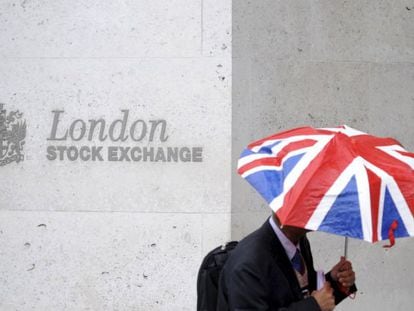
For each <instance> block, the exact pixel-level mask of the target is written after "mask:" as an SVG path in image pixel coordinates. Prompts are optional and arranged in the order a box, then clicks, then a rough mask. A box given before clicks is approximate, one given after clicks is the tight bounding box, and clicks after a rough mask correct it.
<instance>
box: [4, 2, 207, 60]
mask: <svg viewBox="0 0 414 311" xmlns="http://www.w3.org/2000/svg"><path fill="white" fill-rule="evenodd" d="M201 2H202V1H201V0H197V1H188V0H174V1H168V2H165V1H162V0H155V1H145V0H139V1H130V0H127V1H122V2H118V1H114V2H110V1H79V0H76V1H70V2H67V1H62V0H59V1H52V2H50V1H31V0H25V1H16V2H14V1H2V3H1V12H2V15H1V17H0V18H1V19H0V23H1V27H0V38H1V39H0V40H1V41H0V55H1V56H2V57H29V58H33V57H110V58H112V57H116V58H118V57H143V56H144V57H171V56H175V57H191V56H196V55H199V54H200V48H201V14H200V12H201ZM208 18H209V16H207V17H206V19H208Z"/></svg>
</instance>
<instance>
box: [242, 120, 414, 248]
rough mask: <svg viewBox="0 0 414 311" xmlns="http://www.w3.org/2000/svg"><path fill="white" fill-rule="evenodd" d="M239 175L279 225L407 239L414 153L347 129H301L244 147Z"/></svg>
mask: <svg viewBox="0 0 414 311" xmlns="http://www.w3.org/2000/svg"><path fill="white" fill-rule="evenodd" d="M238 173H239V174H240V175H241V176H242V177H243V178H245V179H246V180H247V181H248V182H249V183H250V184H251V185H252V186H253V187H254V188H255V189H256V190H257V191H258V192H259V193H260V194H261V195H262V196H263V197H264V199H265V200H266V201H267V202H268V203H269V205H270V207H271V208H272V210H273V211H274V212H276V214H277V216H278V217H279V219H280V221H281V223H282V224H283V225H290V226H295V227H300V228H305V229H309V230H313V231H315V230H318V231H325V232H329V233H333V234H338V235H341V236H346V237H353V238H358V239H363V240H365V241H368V242H376V241H379V240H385V239H388V238H389V237H390V235H389V233H390V232H389V231H390V228H391V231H392V232H393V234H394V235H395V237H408V236H414V217H413V214H414V153H410V152H407V151H406V150H405V149H404V148H403V147H402V146H401V145H400V143H399V142H398V141H396V140H395V139H392V138H380V137H375V136H371V135H368V134H366V133H364V132H361V131H358V130H355V129H353V128H350V127H348V126H340V127H336V128H311V127H301V128H296V129H292V130H289V131H285V132H281V133H278V134H275V135H272V136H269V137H266V138H264V139H261V140H258V141H256V142H253V143H251V144H250V145H249V146H248V147H247V148H246V149H245V150H244V151H243V153H242V155H241V157H240V159H239V162H238Z"/></svg>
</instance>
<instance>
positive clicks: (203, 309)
mask: <svg viewBox="0 0 414 311" xmlns="http://www.w3.org/2000/svg"><path fill="white" fill-rule="evenodd" d="M237 244H238V242H237V241H231V242H228V243H227V244H225V245H222V246H218V247H216V248H215V249H213V250H212V251H211V252H209V253H208V254H207V255H206V257H204V259H203V262H202V264H201V266H200V270H199V271H198V277H197V311H216V306H217V290H218V281H219V278H220V273H221V270H222V269H223V266H224V264H225V263H226V261H227V258H228V257H229V255H230V254H231V252H232V251H233V249H234V248H235V247H236V246H237Z"/></svg>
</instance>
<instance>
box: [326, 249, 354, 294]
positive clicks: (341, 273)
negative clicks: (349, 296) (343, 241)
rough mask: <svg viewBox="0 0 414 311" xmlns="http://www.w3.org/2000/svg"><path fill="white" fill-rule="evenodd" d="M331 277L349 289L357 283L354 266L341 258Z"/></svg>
mask: <svg viewBox="0 0 414 311" xmlns="http://www.w3.org/2000/svg"><path fill="white" fill-rule="evenodd" d="M330 274H331V277H332V279H333V280H334V281H336V282H338V283H339V284H341V285H342V286H343V287H345V288H347V289H349V288H350V287H351V286H352V285H354V283H355V272H354V270H352V264H351V262H350V261H348V260H346V259H345V257H343V256H342V257H341V260H340V261H339V262H338V263H337V264H336V265H335V266H334V267H333V268H332V270H331V272H330Z"/></svg>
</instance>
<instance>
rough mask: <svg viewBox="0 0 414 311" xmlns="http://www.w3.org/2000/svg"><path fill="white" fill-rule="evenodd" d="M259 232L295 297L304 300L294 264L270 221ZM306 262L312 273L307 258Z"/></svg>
mask: <svg viewBox="0 0 414 311" xmlns="http://www.w3.org/2000/svg"><path fill="white" fill-rule="evenodd" d="M259 231H260V232H261V234H263V235H264V238H265V239H267V240H268V245H269V246H270V251H271V253H272V255H273V259H274V260H275V262H276V264H277V265H278V266H279V267H280V268H281V270H282V272H283V274H284V275H285V277H286V279H287V280H288V281H289V284H290V287H291V288H292V290H293V292H294V294H295V296H296V297H297V299H298V300H300V299H302V298H303V294H302V291H301V289H300V286H299V282H298V279H297V277H296V274H295V271H294V270H293V267H292V263H291V261H290V259H289V258H288V256H287V254H286V251H285V249H284V247H283V245H282V243H281V242H280V241H279V239H278V237H277V235H276V233H275V232H274V231H273V228H272V226H271V225H270V223H269V220H267V221H266V222H265V223H264V224H263V225H262V227H261V228H260V229H259ZM301 246H302V245H301ZM304 260H305V263H306V266H307V268H308V271H310V269H309V268H310V267H309V263H308V260H307V259H306V258H305V257H304ZM309 281H310V280H309Z"/></svg>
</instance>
